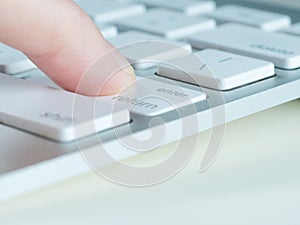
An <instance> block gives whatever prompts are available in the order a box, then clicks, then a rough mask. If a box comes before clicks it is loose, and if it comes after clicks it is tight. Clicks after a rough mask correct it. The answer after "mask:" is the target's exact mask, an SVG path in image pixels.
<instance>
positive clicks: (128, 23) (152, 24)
mask: <svg viewBox="0 0 300 225" xmlns="http://www.w3.org/2000/svg"><path fill="white" fill-rule="evenodd" d="M116 25H117V26H118V27H119V28H120V29H121V30H138V31H142V32H146V33H152V34H156V35H159V36H162V37H165V38H168V39H182V38H185V37H187V36H189V35H191V34H194V33H197V32H200V31H203V30H209V29H213V28H215V26H216V23H215V21H214V20H213V19H207V18H201V17H192V16H188V15H184V14H182V13H180V12H176V11H172V10H164V9H151V10H149V11H147V12H146V13H144V14H140V15H136V16H132V17H128V18H124V19H122V20H118V21H116Z"/></svg>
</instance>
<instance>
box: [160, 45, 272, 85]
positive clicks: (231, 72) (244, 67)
mask: <svg viewBox="0 0 300 225" xmlns="http://www.w3.org/2000/svg"><path fill="white" fill-rule="evenodd" d="M170 65H174V66H170ZM158 74H159V75H160V76H164V77H167V78H171V79H175V80H180V81H184V82H187V83H192V84H196V85H199V86H202V87H208V88H211V89H216V90H229V89H233V88H236V87H240V86H243V85H245V84H249V83H252V82H255V81H258V80H261V79H264V78H267V77H270V76H273V75H274V74H275V70H274V65H273V63H270V62H267V61H262V60H258V59H254V58H249V57H245V56H241V55H236V54H232V53H228V52H224V51H219V50H213V49H207V50H203V51H200V52H197V53H195V54H192V55H189V56H185V57H181V58H178V59H174V60H171V61H169V63H168V65H166V64H162V65H160V66H159V69H158Z"/></svg>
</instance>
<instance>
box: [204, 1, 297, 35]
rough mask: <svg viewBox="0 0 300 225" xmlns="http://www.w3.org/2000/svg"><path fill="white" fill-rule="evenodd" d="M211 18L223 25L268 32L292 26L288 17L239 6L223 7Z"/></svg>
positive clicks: (211, 15)
mask: <svg viewBox="0 0 300 225" xmlns="http://www.w3.org/2000/svg"><path fill="white" fill-rule="evenodd" d="M209 16H210V17H212V18H214V19H216V20H217V21H219V22H222V23H227V22H233V23H240V24H245V25H250V26H254V27H258V28H260V29H263V30H266V31H274V30H279V29H283V28H286V27H288V26H289V25H290V24H291V18H290V17H289V16H287V15H283V14H279V13H274V12H268V11H264V10H259V9H253V8H248V7H243V6H239V5H225V6H221V7H219V8H218V9H217V10H216V11H214V12H212V13H210V14H209Z"/></svg>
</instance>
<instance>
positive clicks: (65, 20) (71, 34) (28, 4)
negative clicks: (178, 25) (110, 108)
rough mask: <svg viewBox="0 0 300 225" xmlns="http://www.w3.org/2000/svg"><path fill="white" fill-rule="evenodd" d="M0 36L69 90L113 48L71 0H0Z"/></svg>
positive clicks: (73, 89)
mask: <svg viewBox="0 0 300 225" xmlns="http://www.w3.org/2000/svg"><path fill="white" fill-rule="evenodd" d="M0 40H1V42H4V43H5V44H8V45H10V46H12V47H14V48H17V49H19V50H21V51H23V52H24V53H25V54H26V55H27V56H28V57H29V58H30V59H31V60H32V61H33V62H34V63H35V64H36V65H37V66H38V67H39V68H40V69H41V70H42V71H43V72H45V73H46V74H47V75H48V76H49V77H50V78H51V79H52V80H53V81H54V82H55V83H57V84H58V85H60V86H61V87H63V88H64V89H66V90H70V91H76V89H77V86H78V83H79V82H80V80H81V78H82V75H83V74H84V73H85V71H86V70H87V68H89V67H90V66H91V65H93V64H94V63H95V61H96V60H98V59H99V58H100V57H101V56H102V55H105V54H106V53H107V52H109V51H111V49H112V48H113V47H112V46H111V45H109V44H108V43H107V41H106V40H105V39H104V38H103V36H102V35H101V33H100V32H99V31H98V29H97V28H96V26H95V25H94V23H93V22H92V20H91V19H90V18H89V17H88V16H87V15H86V14H85V13H84V12H83V11H82V10H81V9H80V8H79V7H78V6H77V5H76V4H75V3H74V2H73V1H71V0H43V1H42V0H30V1H24V0H10V1H1V2H0ZM99 76H101V74H99ZM111 88H112V89H114V85H111ZM116 91H119V90H116ZM109 92H111V93H114V92H115V91H114V90H109ZM83 94H84V91H83ZM89 94H93V93H89ZM95 94H96V93H95ZM104 94H105V93H104Z"/></svg>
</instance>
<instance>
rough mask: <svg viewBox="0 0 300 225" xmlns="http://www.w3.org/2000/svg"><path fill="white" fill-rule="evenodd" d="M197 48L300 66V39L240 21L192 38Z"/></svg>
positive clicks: (280, 65) (295, 66) (280, 66)
mask: <svg viewBox="0 0 300 225" xmlns="http://www.w3.org/2000/svg"><path fill="white" fill-rule="evenodd" d="M189 42H190V43H191V44H192V46H193V47H195V48H200V49H204V48H216V49H220V50H225V51H229V52H233V53H237V54H242V55H246V56H250V57H254V58H259V59H263V60H266V61H270V62H273V63H274V64H275V66H276V67H279V68H283V69H296V68H298V67H300V39H299V38H297V37H294V36H291V35H287V34H281V33H271V32H266V31H263V30H259V29H256V28H252V27H248V26H242V25H237V24H226V25H223V26H221V27H219V28H217V29H215V30H212V31H204V32H201V33H199V34H197V35H193V36H192V37H191V38H189Z"/></svg>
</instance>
